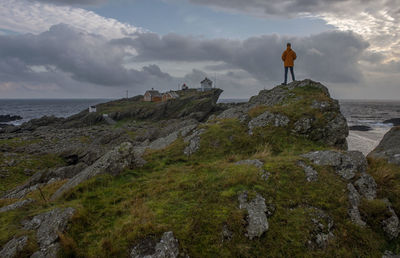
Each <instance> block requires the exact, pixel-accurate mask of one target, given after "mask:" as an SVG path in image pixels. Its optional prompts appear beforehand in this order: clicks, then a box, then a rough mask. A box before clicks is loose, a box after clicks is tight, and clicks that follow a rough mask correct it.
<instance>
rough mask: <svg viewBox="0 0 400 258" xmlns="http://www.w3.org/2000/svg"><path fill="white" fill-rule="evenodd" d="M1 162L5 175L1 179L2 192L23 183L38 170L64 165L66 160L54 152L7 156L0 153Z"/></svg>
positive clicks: (0, 167)
mask: <svg viewBox="0 0 400 258" xmlns="http://www.w3.org/2000/svg"><path fill="white" fill-rule="evenodd" d="M0 164H2V165H1V166H0V170H1V171H2V172H1V173H2V174H3V175H4V177H3V178H1V180H0V193H3V192H5V191H8V190H11V189H13V188H14V187H16V186H18V185H20V184H22V183H23V182H24V181H25V180H27V179H28V178H29V177H30V176H31V175H33V174H35V173H36V172H38V171H41V170H45V169H49V168H53V167H58V166H62V165H64V161H63V160H62V159H61V158H60V157H58V156H56V155H52V154H46V155H28V154H15V155H14V156H7V157H6V156H5V155H4V154H0Z"/></svg>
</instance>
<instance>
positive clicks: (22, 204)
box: [0, 199, 34, 213]
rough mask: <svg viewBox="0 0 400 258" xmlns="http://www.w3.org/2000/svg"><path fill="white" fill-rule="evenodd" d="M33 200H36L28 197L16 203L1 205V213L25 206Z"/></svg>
mask: <svg viewBox="0 0 400 258" xmlns="http://www.w3.org/2000/svg"><path fill="white" fill-rule="evenodd" d="M32 202H34V200H33V199H26V200H23V201H19V202H16V203H13V204H10V205H7V206H4V207H1V208H0V213H3V212H7V211H12V210H15V209H18V208H21V207H23V206H25V205H28V204H31V203H32Z"/></svg>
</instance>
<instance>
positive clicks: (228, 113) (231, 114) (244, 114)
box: [216, 105, 250, 123]
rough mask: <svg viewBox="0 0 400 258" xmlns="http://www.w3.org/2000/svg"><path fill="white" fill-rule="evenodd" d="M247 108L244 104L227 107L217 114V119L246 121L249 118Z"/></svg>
mask: <svg viewBox="0 0 400 258" xmlns="http://www.w3.org/2000/svg"><path fill="white" fill-rule="evenodd" d="M248 111H249V108H248V106H245V105H240V106H237V107H232V108H229V109H227V110H225V111H223V112H222V113H221V114H219V115H218V116H217V117H216V118H217V119H238V120H239V121H240V122H242V123H243V122H246V121H248V120H250V116H249V114H248Z"/></svg>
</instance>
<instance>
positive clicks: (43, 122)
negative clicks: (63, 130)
mask: <svg viewBox="0 0 400 258" xmlns="http://www.w3.org/2000/svg"><path fill="white" fill-rule="evenodd" d="M63 120H64V118H59V117H55V116H43V117H41V118H38V119H32V120H30V121H29V122H25V123H23V124H22V125H21V126H20V129H21V130H23V131H34V130H36V129H37V128H38V127H41V126H49V125H54V124H57V123H60V122H62V121H63Z"/></svg>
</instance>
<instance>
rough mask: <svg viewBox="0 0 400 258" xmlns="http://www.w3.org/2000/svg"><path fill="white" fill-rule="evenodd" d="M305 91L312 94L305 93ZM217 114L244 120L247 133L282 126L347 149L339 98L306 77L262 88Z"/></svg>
mask: <svg viewBox="0 0 400 258" xmlns="http://www.w3.org/2000/svg"><path fill="white" fill-rule="evenodd" d="M302 89H304V92H303V93H301V92H302V91H301V90H302ZM307 91H311V92H312V94H310V95H308V94H307ZM313 94H315V95H313ZM314 96H315V97H314ZM285 106H290V108H287V109H286V108H284V107H285ZM257 111H263V112H261V113H258V112H257ZM251 116H253V117H251ZM216 118H217V119H226V118H230V119H238V120H239V121H240V122H242V123H247V125H248V128H249V134H252V133H253V131H254V128H257V127H264V126H274V127H285V129H287V130H289V131H290V132H291V133H293V134H295V135H301V136H302V137H305V138H308V139H310V140H312V141H317V142H322V143H324V144H326V145H329V146H334V147H336V148H340V149H343V150H346V149H347V141H346V138H347V136H348V134H349V129H348V126H347V121H346V118H345V117H344V116H343V115H342V113H341V112H340V106H339V102H338V101H337V100H334V99H332V98H331V97H330V95H329V91H328V88H326V87H325V86H324V85H322V84H321V83H319V82H314V81H312V80H308V79H307V80H303V81H296V82H292V83H290V84H288V85H278V86H276V87H274V88H272V89H270V90H262V91H260V92H259V94H258V95H257V96H253V97H252V98H251V99H250V100H249V102H247V103H243V104H239V105H235V106H231V107H229V108H228V109H227V110H225V111H223V112H222V113H221V114H219V115H218V116H216Z"/></svg>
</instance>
